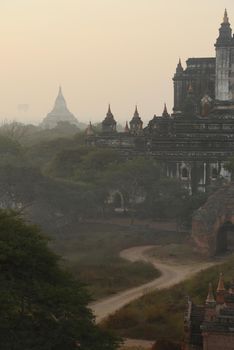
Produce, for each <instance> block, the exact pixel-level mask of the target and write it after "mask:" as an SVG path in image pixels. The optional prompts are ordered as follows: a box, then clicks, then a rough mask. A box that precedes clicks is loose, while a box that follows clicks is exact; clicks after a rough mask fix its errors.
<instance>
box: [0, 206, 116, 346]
mask: <svg viewBox="0 0 234 350" xmlns="http://www.w3.org/2000/svg"><path fill="white" fill-rule="evenodd" d="M58 262H59V259H58V257H57V256H56V255H55V254H54V253H52V252H51V251H50V250H49V248H48V247H47V239H46V238H44V237H43V236H42V234H41V232H40V230H39V229H38V228H37V227H35V226H30V225H26V224H25V223H24V221H23V220H22V219H21V218H20V217H19V216H18V215H17V214H16V213H15V212H5V211H0V348H1V349H4V350H12V349H14V350H22V349H23V350H34V349H35V350H66V349H67V350H72V349H81V350H114V349H117V345H118V341H117V340H116V339H114V338H113V337H112V336H111V335H110V334H109V333H104V332H103V331H101V330H100V329H99V328H98V327H97V326H96V325H95V323H94V317H93V315H92V313H91V311H90V310H89V309H88V308H87V304H88V302H89V301H90V299H89V297H88V295H87V293H86V291H85V290H84V288H83V286H82V285H81V284H80V283H79V282H78V281H74V280H73V279H72V277H71V276H70V275H69V274H68V273H67V272H64V271H63V270H61V269H60V267H59V265H58Z"/></svg>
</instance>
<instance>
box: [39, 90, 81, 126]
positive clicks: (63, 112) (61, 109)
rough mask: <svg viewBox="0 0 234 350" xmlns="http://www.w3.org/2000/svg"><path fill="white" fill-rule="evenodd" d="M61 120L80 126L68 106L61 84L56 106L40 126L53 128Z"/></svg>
mask: <svg viewBox="0 0 234 350" xmlns="http://www.w3.org/2000/svg"><path fill="white" fill-rule="evenodd" d="M61 122H68V123H70V124H73V125H76V126H78V120H77V119H76V117H75V116H74V115H73V114H72V113H71V112H70V111H69V109H68V108H67V103H66V100H65V98H64V96H63V93H62V88H61V86H60V87H59V92H58V96H57V98H56V100H55V104H54V108H53V110H52V111H51V112H50V113H48V114H47V116H46V117H45V118H44V119H43V121H42V123H41V125H40V126H41V127H42V128H44V129H53V128H55V127H56V126H57V125H58V124H59V123H61Z"/></svg>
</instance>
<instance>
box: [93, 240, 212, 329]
mask: <svg viewBox="0 0 234 350" xmlns="http://www.w3.org/2000/svg"><path fill="white" fill-rule="evenodd" d="M152 248H154V246H144V247H133V248H130V249H126V250H123V251H122V252H121V253H120V256H121V257H122V258H124V259H127V260H129V261H139V260H141V261H146V262H150V263H151V264H153V265H154V266H155V268H157V269H158V270H160V271H161V276H160V277H159V278H157V279H155V280H153V281H151V282H149V283H146V284H144V285H141V286H139V287H136V288H131V289H128V290H126V291H124V292H121V293H118V294H115V295H113V296H110V297H107V298H105V299H103V300H100V301H97V302H95V303H92V304H91V305H90V307H91V308H92V310H93V313H94V314H95V316H96V320H97V323H99V322H101V321H102V320H104V319H105V318H107V317H108V316H110V315H111V314H113V313H114V312H116V311H117V310H119V309H120V308H122V307H123V306H125V305H127V304H129V303H130V302H131V301H133V300H135V299H138V298H140V297H141V296H142V295H144V294H145V293H148V292H151V291H153V290H156V289H163V288H168V287H171V286H173V285H175V284H177V283H179V282H182V281H184V280H185V279H187V278H188V277H190V276H192V275H194V274H195V273H197V272H199V271H201V270H204V269H207V268H209V267H211V266H213V265H215V264H218V262H207V263H192V264H184V265H182V264H181V265H179V264H175V263H170V262H168V263H162V262H160V261H157V260H156V259H155V258H154V257H150V256H147V252H148V251H149V250H151V249H152Z"/></svg>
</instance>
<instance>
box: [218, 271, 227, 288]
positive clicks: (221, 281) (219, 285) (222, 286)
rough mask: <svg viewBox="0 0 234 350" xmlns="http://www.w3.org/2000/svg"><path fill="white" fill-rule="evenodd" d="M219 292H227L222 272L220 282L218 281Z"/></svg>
mask: <svg viewBox="0 0 234 350" xmlns="http://www.w3.org/2000/svg"><path fill="white" fill-rule="evenodd" d="M217 292H225V286H224V278H223V274H222V273H220V275H219V283H218V287H217Z"/></svg>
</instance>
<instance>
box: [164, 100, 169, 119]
mask: <svg viewBox="0 0 234 350" xmlns="http://www.w3.org/2000/svg"><path fill="white" fill-rule="evenodd" d="M162 116H163V117H169V113H168V111H167V105H166V103H164V109H163V113H162Z"/></svg>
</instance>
